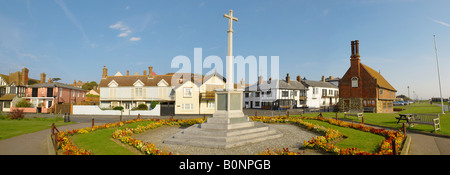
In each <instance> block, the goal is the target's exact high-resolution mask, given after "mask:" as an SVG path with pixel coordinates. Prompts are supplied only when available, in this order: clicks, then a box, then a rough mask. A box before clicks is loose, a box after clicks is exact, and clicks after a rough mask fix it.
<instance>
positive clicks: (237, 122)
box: [163, 10, 283, 148]
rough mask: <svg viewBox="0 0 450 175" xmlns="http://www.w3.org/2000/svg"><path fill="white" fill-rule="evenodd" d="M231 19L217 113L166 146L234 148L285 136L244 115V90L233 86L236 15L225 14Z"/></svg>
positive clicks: (188, 129)
mask: <svg viewBox="0 0 450 175" xmlns="http://www.w3.org/2000/svg"><path fill="white" fill-rule="evenodd" d="M224 17H225V18H228V19H229V27H228V31H227V32H228V56H227V69H226V70H227V74H226V75H227V82H226V85H225V89H223V90H216V94H215V103H216V105H215V106H216V111H215V112H214V115H213V116H212V117H211V118H208V119H207V121H206V122H205V123H202V124H197V125H194V126H191V127H189V128H187V129H185V130H184V131H181V132H179V133H177V134H175V135H174V136H172V137H170V138H167V139H166V140H164V141H163V142H164V143H169V144H183V145H193V146H201V147H213V148H231V147H235V146H241V145H245V144H248V143H255V142H260V141H264V140H267V139H273V138H278V137H281V136H283V134H282V133H280V132H278V131H276V130H274V129H272V128H270V127H269V126H267V125H266V124H264V123H261V122H253V121H250V120H249V118H248V116H246V115H244V113H243V112H242V101H243V99H242V90H237V89H235V88H234V83H233V28H232V24H233V20H234V21H238V19H237V18H236V17H233V11H232V10H230V13H229V14H228V15H227V14H224Z"/></svg>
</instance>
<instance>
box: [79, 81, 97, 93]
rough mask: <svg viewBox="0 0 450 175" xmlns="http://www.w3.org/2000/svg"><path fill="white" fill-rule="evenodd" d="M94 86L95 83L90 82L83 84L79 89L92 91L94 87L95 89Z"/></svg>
mask: <svg viewBox="0 0 450 175" xmlns="http://www.w3.org/2000/svg"><path fill="white" fill-rule="evenodd" d="M96 86H98V84H97V82H95V81H91V82H88V83H84V84H83V86H81V88H82V89H84V90H88V91H89V90H92V89H94V87H96Z"/></svg>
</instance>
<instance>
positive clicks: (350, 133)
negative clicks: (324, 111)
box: [305, 120, 385, 153]
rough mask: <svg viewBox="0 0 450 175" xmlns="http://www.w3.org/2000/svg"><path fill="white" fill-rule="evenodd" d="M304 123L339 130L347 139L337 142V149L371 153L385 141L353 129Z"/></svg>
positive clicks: (380, 137) (324, 123)
mask: <svg viewBox="0 0 450 175" xmlns="http://www.w3.org/2000/svg"><path fill="white" fill-rule="evenodd" d="M305 121H306V122H309V123H312V124H317V125H321V126H324V127H326V128H332V129H336V130H339V131H340V132H341V133H342V134H343V135H344V136H346V137H347V138H345V139H344V140H341V141H339V142H337V143H336V144H335V145H336V146H337V147H344V148H358V149H360V150H363V151H366V152H371V153H373V152H376V151H377V149H378V148H379V147H380V146H379V145H380V143H381V142H382V141H383V140H384V139H385V138H384V137H383V136H380V135H377V134H373V133H370V132H364V131H360V130H356V129H353V128H344V127H340V126H336V125H332V124H329V123H327V122H323V121H318V120H305Z"/></svg>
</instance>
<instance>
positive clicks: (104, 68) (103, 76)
mask: <svg viewBox="0 0 450 175" xmlns="http://www.w3.org/2000/svg"><path fill="white" fill-rule="evenodd" d="M107 76H108V69H106V66H103V74H102V79H106V77H107Z"/></svg>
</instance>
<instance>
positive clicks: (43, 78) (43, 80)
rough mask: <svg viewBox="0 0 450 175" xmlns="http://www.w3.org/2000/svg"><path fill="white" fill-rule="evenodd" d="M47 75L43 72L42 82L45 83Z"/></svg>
mask: <svg viewBox="0 0 450 175" xmlns="http://www.w3.org/2000/svg"><path fill="white" fill-rule="evenodd" d="M45 76H46V74H45V73H44V72H42V73H41V81H40V83H45Z"/></svg>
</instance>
